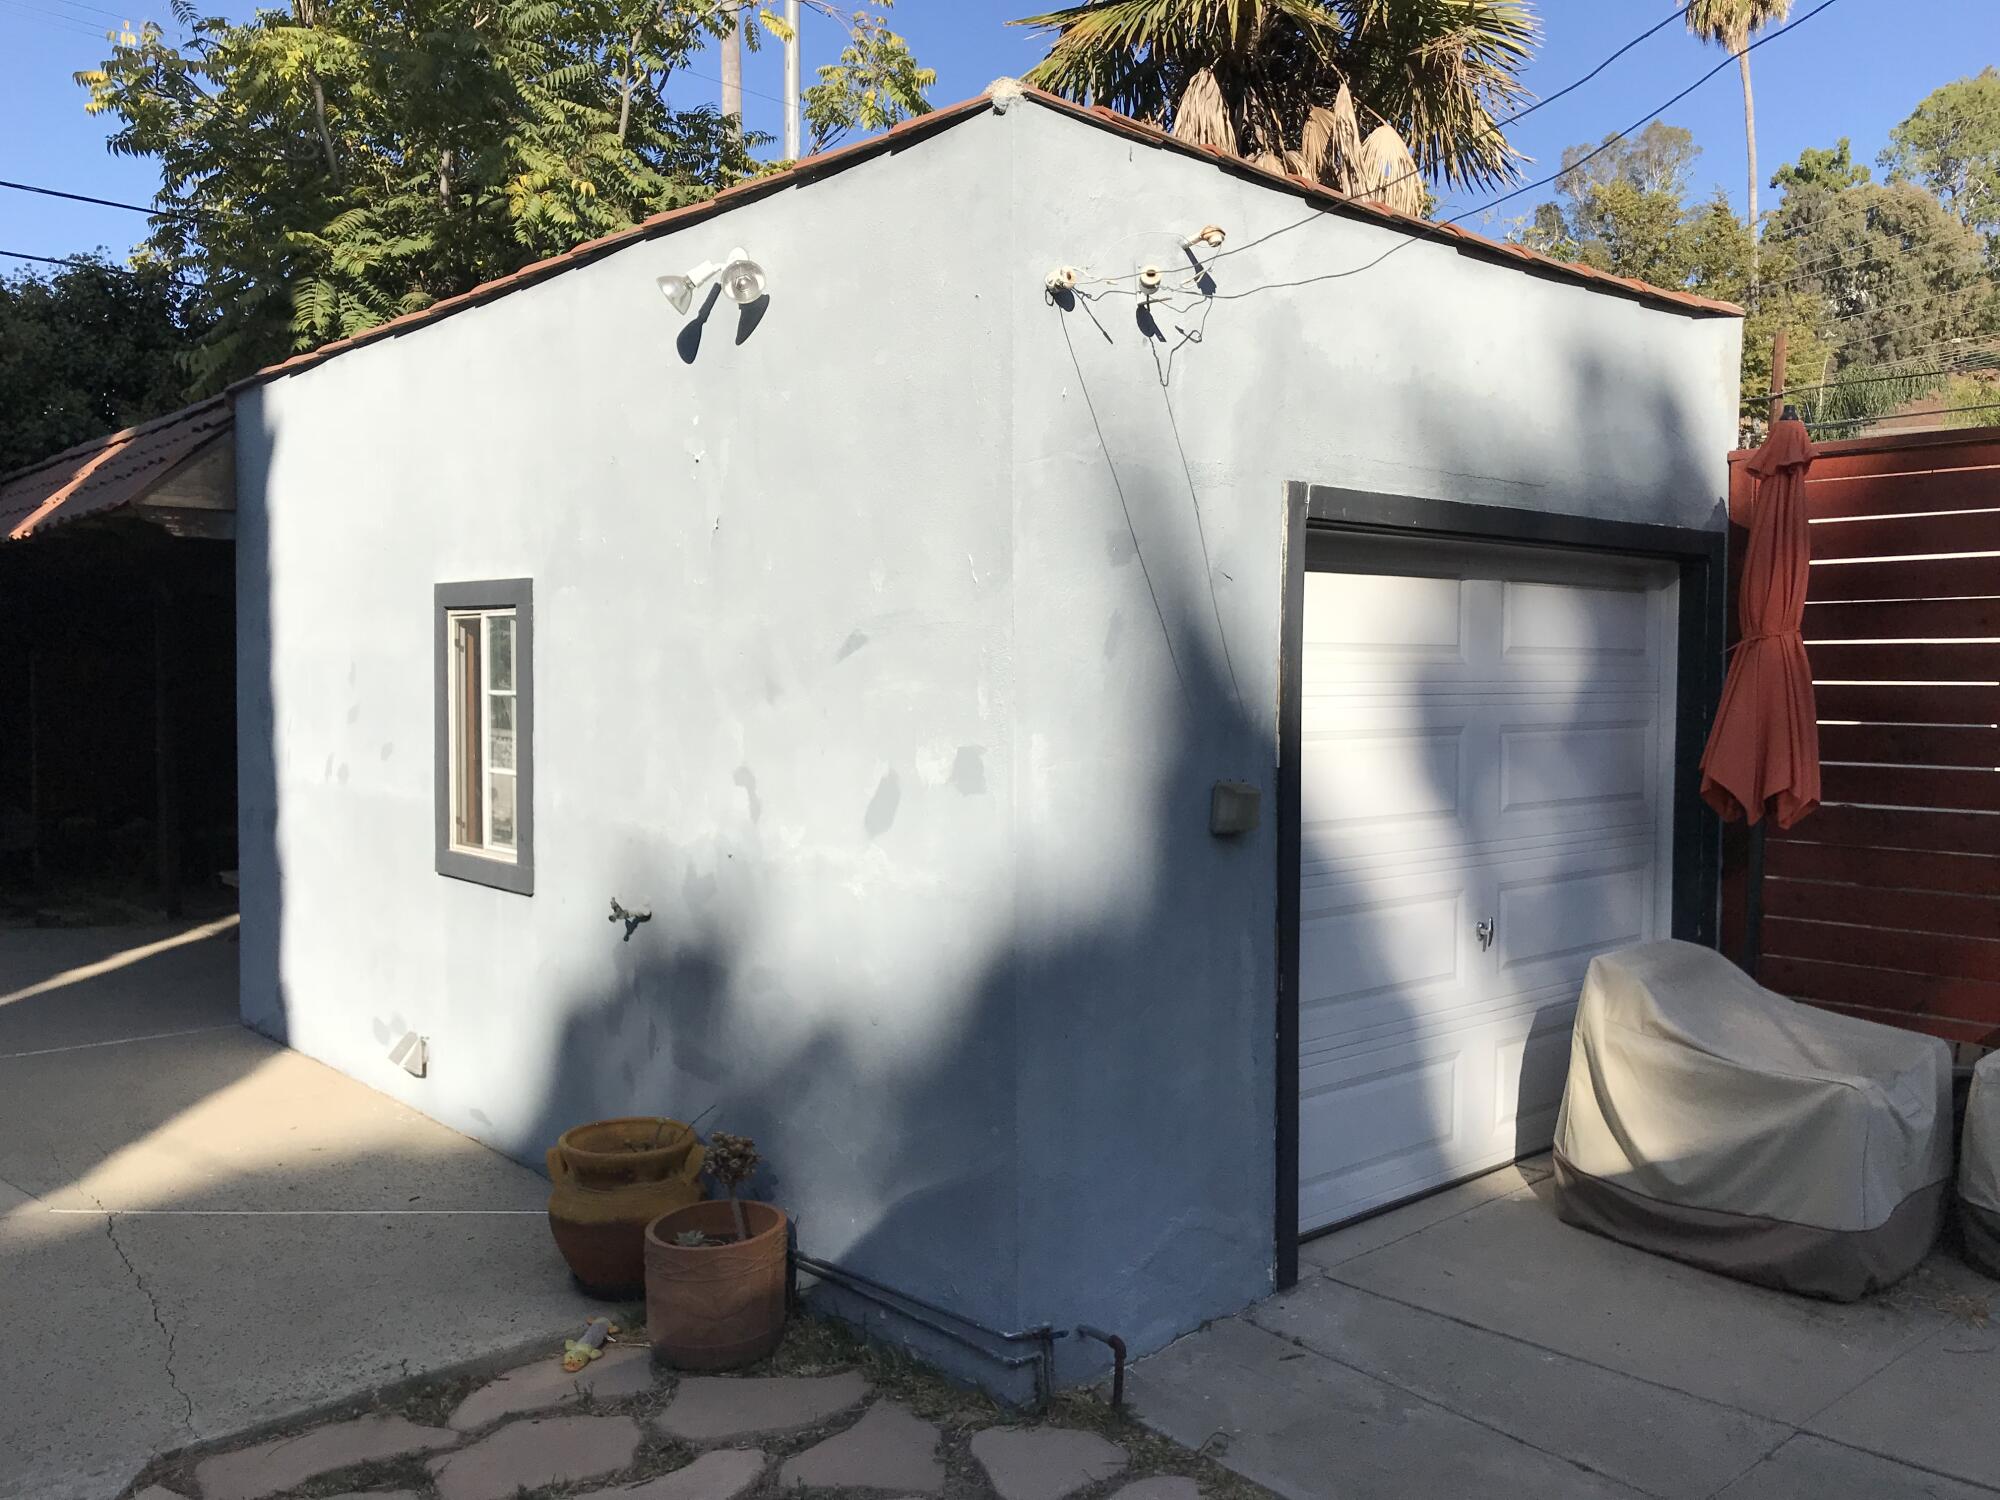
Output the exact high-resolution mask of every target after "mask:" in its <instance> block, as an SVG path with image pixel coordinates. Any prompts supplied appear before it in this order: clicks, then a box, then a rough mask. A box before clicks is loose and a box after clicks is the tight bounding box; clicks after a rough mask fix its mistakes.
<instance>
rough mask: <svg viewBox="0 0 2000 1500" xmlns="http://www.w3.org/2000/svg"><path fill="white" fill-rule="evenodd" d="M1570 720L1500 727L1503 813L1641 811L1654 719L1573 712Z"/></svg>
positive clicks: (1647, 795) (1648, 798)
mask: <svg viewBox="0 0 2000 1500" xmlns="http://www.w3.org/2000/svg"><path fill="white" fill-rule="evenodd" d="M1634 706H1644V705H1634ZM1576 720H1581V722H1576V721H1575V720H1573V721H1572V722H1570V723H1568V724H1549V723H1539V724H1516V725H1513V726H1511V727H1508V728H1504V729H1502V730H1501V731H1500V783H1499V798H1500V805H1499V812H1500V815H1501V816H1502V817H1511V818H1515V819H1519V818H1521V817H1523V816H1529V815H1546V816H1548V817H1558V816H1561V815H1563V814H1570V813H1584V814H1587V815H1590V816H1592V817H1594V818H1598V819H1600V820H1601V819H1602V818H1603V817H1604V816H1605V815H1607V814H1608V815H1611V816H1614V817H1618V816H1624V817H1632V816H1640V817H1643V816H1644V814H1645V811H1646V808H1647V806H1648V805H1649V804H1650V803H1651V802H1652V788H1653V757H1654V748H1655V746H1656V745H1657V744H1658V742H1659V730H1658V727H1657V726H1656V725H1655V724H1654V723H1653V722H1652V720H1651V719H1650V718H1627V717H1623V716H1618V717H1612V718H1609V719H1608V720H1601V721H1594V720H1593V717H1592V716H1589V715H1577V716H1576Z"/></svg>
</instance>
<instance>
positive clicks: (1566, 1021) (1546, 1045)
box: [1493, 998, 1576, 1156]
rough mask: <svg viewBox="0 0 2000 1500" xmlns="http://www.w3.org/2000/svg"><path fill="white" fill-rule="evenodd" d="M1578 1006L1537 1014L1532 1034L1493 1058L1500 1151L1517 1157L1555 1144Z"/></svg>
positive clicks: (1572, 1002)
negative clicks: (1508, 1150)
mask: <svg viewBox="0 0 2000 1500" xmlns="http://www.w3.org/2000/svg"><path fill="white" fill-rule="evenodd" d="M1575 1018H1576V1003H1575V1000H1574V998H1572V999H1571V1000H1570V1001H1569V1002H1568V1003H1566V1004H1560V1005H1552V1006H1550V1007H1549V1008H1548V1009H1546V1010H1544V1011H1541V1012H1539V1013H1538V1014H1537V1015H1536V1017H1535V1019H1534V1022H1533V1023H1532V1026H1531V1028H1530V1030H1529V1031H1528V1033H1527V1034H1526V1035H1524V1036H1520V1037H1516V1038H1514V1039H1513V1040H1510V1041H1506V1042H1503V1043H1502V1044H1501V1045H1500V1046H1499V1048H1498V1049H1496V1051H1495V1053H1494V1058H1493V1071H1494V1082H1493V1129H1494V1131H1495V1133H1496V1135H1497V1137H1498V1139H1497V1140H1496V1142H1495V1148H1496V1149H1506V1148H1507V1147H1508V1146H1510V1145H1511V1147H1512V1148H1513V1150H1514V1153H1515V1154H1516V1155H1519V1156H1525V1155H1528V1154H1529V1153H1532V1152H1536V1151H1544V1150H1547V1149H1548V1147H1549V1145H1550V1143H1551V1142H1553V1141H1554V1140H1555V1132H1556V1113H1557V1111H1558V1110H1560V1109H1561V1108H1562V1095H1563V1085H1564V1083H1565V1082H1566V1081H1567V1080H1568V1077H1569V1034H1570V1023H1571V1022H1572V1021H1573V1020H1575Z"/></svg>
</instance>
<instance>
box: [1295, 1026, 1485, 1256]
mask: <svg viewBox="0 0 2000 1500" xmlns="http://www.w3.org/2000/svg"><path fill="white" fill-rule="evenodd" d="M1462 1064H1463V1055H1462V1049H1461V1048H1460V1047H1459V1046H1458V1045H1456V1044H1455V1043H1450V1042H1448V1043H1446V1044H1444V1045H1438V1044H1435V1043H1434V1044H1431V1045H1429V1046H1407V1047H1400V1048H1389V1049H1374V1050H1370V1051H1366V1052H1362V1053H1358V1054H1347V1055H1345V1056H1342V1057H1338V1058H1333V1059H1329V1060H1327V1061H1325V1062H1323V1063H1321V1064H1319V1065H1317V1066H1314V1067H1309V1068H1307V1069H1306V1070H1305V1072H1304V1073H1303V1074H1302V1075H1301V1078H1300V1097H1299V1123H1300V1127H1301V1134H1300V1143H1301V1144H1300V1151H1299V1184H1300V1187H1299V1209H1300V1215H1301V1218H1302V1219H1305V1220H1308V1221H1311V1220H1312V1219H1313V1218H1314V1217H1315V1216H1316V1215H1329V1214H1337V1213H1341V1212H1343V1211H1345V1212H1365V1208H1363V1209H1358V1210H1357V1209H1354V1208H1352V1207H1351V1205H1353V1204H1356V1203H1360V1204H1364V1205H1372V1204H1373V1203H1376V1202H1386V1201H1388V1199H1389V1197H1391V1196H1394V1195H1396V1194H1398V1193H1399V1192H1400V1191H1402V1189H1401V1188H1400V1187H1399V1184H1401V1183H1403V1182H1405V1181H1407V1180H1408V1179H1409V1178H1410V1177H1411V1176H1413V1175H1414V1176H1417V1177H1420V1178H1428V1177H1429V1176H1431V1175H1433V1174H1435V1173H1436V1172H1437V1171H1438V1170H1439V1169H1440V1168H1439V1163H1440V1162H1442V1161H1445V1160H1448V1159H1450V1158H1451V1157H1452V1156H1453V1155H1455V1154H1456V1152H1455V1148H1456V1146H1457V1137H1458V1134H1459V1130H1460V1123H1461V1122H1460V1116H1459V1110H1460V1107H1461V1102H1462V1100H1463V1098H1464V1094H1465V1089H1464V1087H1463V1081H1462V1079H1461V1077H1460V1072H1461V1067H1462Z"/></svg>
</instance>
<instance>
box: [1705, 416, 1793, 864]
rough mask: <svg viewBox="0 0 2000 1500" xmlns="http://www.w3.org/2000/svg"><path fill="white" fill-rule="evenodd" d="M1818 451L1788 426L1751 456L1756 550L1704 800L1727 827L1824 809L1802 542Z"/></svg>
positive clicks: (1787, 820) (1747, 562) (1746, 565)
mask: <svg viewBox="0 0 2000 1500" xmlns="http://www.w3.org/2000/svg"><path fill="white" fill-rule="evenodd" d="M1813 457H1814V450H1813V445H1812V442H1811V440H1810V439H1809V438H1808V437H1807V436H1806V428H1805V424H1804V423H1803V422H1800V421H1797V420H1796V419H1794V418H1791V417H1789V416H1788V417H1787V418H1785V419H1784V420H1782V421H1779V422H1775V423H1773V424H1772V426H1771V435H1770V437H1769V438H1767V439H1766V440H1765V442H1764V446H1763V447H1761V448H1759V449H1758V450H1757V451H1756V452H1755V453H1754V454H1752V455H1751V456H1750V459H1749V461H1748V462H1747V463H1746V464H1745V466H1744V467H1745V468H1746V469H1747V470H1748V472H1749V473H1750V474H1751V475H1752V476H1753V477H1754V478H1755V479H1756V481H1757V491H1756V498H1755V500H1754V501H1753V502H1752V509H1751V512H1750V545H1749V548H1748V550H1747V551H1746V552H1745V553H1744V558H1743V584H1742V592H1741V593H1740V595H1739V596H1738V601H1737V604H1738V608H1737V624H1738V626H1739V628H1740V629H1741V631H1742V639H1741V640H1739V641H1738V642H1737V643H1736V646H1735V649H1734V654H1733V655H1732V656H1731V658H1730V662H1729V676H1728V678H1727V680H1726V681H1724V683H1723V685H1722V703H1721V705H1720V706H1719V707H1718V708H1717V709H1716V711H1715V727H1714V728H1713V729H1711V730H1710V731H1709V735H1708V748H1707V749H1705V750H1703V751H1702V753H1701V794H1702V796H1703V797H1705V798H1706V799H1707V800H1708V803H1709V805H1710V806H1711V807H1713V808H1714V809H1715V810H1716V811H1717V812H1718V813H1720V814H1722V816H1723V817H1724V818H1726V819H1728V820H1730V821H1732V822H1733V821H1735V820H1736V819H1737V818H1741V817H1746V816H1747V817H1748V818H1749V820H1750V822H1752V823H1755V822H1757V820H1758V819H1760V818H1761V817H1763V816H1764V807H1765V804H1766V802H1767V800H1769V799H1771V798H1776V799H1777V806H1776V807H1775V809H1774V811H1775V813H1776V815H1777V819H1778V826H1779V827H1780V828H1790V827H1791V826H1792V825H1793V824H1794V823H1796V822H1798V821H1799V819H1801V818H1803V817H1804V816H1805V815H1806V814H1807V813H1809V812H1811V811H1812V810H1813V809H1814V808H1815V807H1818V806H1819V722H1818V719H1819V716H1818V712H1817V710H1816V708H1815V707H1814V703H1813V685H1812V667H1811V666H1810V665H1809V664H1808V663H1807V661H1806V645H1805V637H1804V635H1803V634H1802V627H1803V625H1804V622H1805V612H1806V571H1807V566H1808V564H1809V563H1810V562H1811V561H1812V542H1811V539H1810V538H1809V537H1808V535H1807V533H1806V470H1807V469H1809V468H1810V467H1811V466H1812V461H1813Z"/></svg>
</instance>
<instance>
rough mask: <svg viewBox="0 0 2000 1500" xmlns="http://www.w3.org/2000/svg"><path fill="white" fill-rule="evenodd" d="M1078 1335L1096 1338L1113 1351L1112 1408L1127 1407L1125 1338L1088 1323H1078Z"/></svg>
mask: <svg viewBox="0 0 2000 1500" xmlns="http://www.w3.org/2000/svg"><path fill="white" fill-rule="evenodd" d="M1076 1332H1077V1337H1079V1338H1086V1339H1096V1340H1097V1342H1098V1343H1100V1344H1102V1345H1104V1346H1105V1347H1106V1348H1107V1349H1109V1350H1110V1351H1111V1409H1112V1410H1113V1411H1123V1410H1124V1409H1125V1340H1123V1339H1121V1338H1120V1337H1118V1335H1117V1334H1115V1333H1106V1332H1105V1331H1104V1330H1103V1329H1102V1328H1092V1327H1091V1326H1090V1325H1089V1324H1088V1323H1079V1324H1077V1325H1076Z"/></svg>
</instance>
